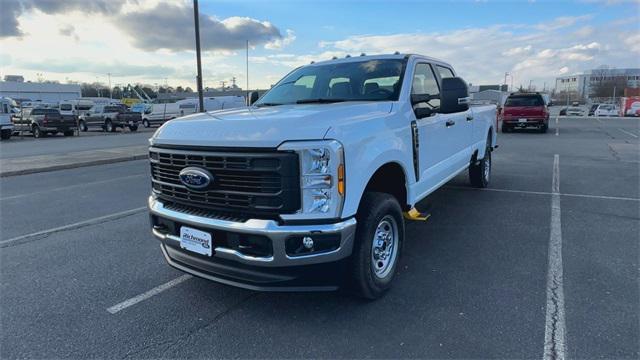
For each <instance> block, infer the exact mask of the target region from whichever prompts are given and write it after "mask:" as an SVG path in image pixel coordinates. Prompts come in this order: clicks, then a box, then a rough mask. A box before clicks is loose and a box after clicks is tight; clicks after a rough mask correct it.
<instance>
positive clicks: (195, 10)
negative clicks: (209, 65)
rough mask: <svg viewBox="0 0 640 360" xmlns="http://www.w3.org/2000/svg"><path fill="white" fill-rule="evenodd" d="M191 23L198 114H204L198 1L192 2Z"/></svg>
mask: <svg viewBox="0 0 640 360" xmlns="http://www.w3.org/2000/svg"><path fill="white" fill-rule="evenodd" d="M193 21H194V22H195V27H196V61H197V64H198V77H197V78H196V85H197V87H198V103H199V104H200V112H204V98H203V94H202V62H201V60H200V21H199V19H198V0H193Z"/></svg>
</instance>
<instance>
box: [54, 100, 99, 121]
mask: <svg viewBox="0 0 640 360" xmlns="http://www.w3.org/2000/svg"><path fill="white" fill-rule="evenodd" d="M94 105H95V103H94V102H93V101H92V100H87V99H76V100H65V101H61V102H60V114H61V115H73V116H76V117H80V116H82V115H84V114H85V113H87V112H88V111H89V110H91V108H92V107H93V106H94Z"/></svg>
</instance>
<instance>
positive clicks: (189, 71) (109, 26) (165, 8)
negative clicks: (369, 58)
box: [0, 0, 640, 88]
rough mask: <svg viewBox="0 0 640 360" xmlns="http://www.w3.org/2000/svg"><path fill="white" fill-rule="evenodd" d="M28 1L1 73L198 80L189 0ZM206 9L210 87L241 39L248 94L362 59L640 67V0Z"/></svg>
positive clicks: (493, 68)
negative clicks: (297, 74) (303, 69)
mask: <svg viewBox="0 0 640 360" xmlns="http://www.w3.org/2000/svg"><path fill="white" fill-rule="evenodd" d="M25 1H26V0H3V5H5V7H6V6H7V5H11V4H16V5H15V6H16V7H15V9H17V10H15V11H13V12H11V11H4V14H3V15H2V16H3V19H0V20H3V28H2V33H1V34H0V47H2V49H3V50H4V49H14V48H20V49H21V51H20V52H11V51H3V52H2V54H0V64H1V65H2V68H1V69H0V73H2V75H5V74H9V73H11V74H13V73H22V74H24V75H26V77H27V78H31V79H32V80H35V79H33V77H35V76H38V77H44V78H50V79H57V80H60V81H63V82H64V81H66V80H67V79H69V80H78V81H96V80H97V81H100V82H104V81H105V77H106V73H111V74H112V78H113V80H114V82H116V83H118V82H120V83H127V82H145V83H149V84H157V83H160V84H161V83H164V82H165V81H166V82H167V83H169V84H172V85H178V84H181V85H190V86H193V84H194V83H195V81H194V79H195V66H194V62H195V61H194V54H193V51H192V49H193V33H192V31H193V28H192V26H193V21H192V13H191V11H192V10H191V1H190V0H171V1H170V0H138V1H137V2H133V1H132V0H93V1H92V2H91V4H93V8H91V9H87V4H88V3H86V2H82V1H80V0H68V1H60V2H59V3H57V2H54V4H55V6H51V5H50V4H47V3H46V2H44V1H43V0H30V3H27V2H25ZM39 3H40V4H39ZM25 4H31V5H25ZM200 12H201V14H202V15H203V16H204V17H203V18H202V20H201V22H202V25H201V27H202V28H203V30H202V31H203V38H202V41H203V44H204V47H205V52H204V57H203V65H204V72H205V76H204V78H205V86H211V87H215V86H217V85H218V84H219V82H220V81H221V80H227V81H228V80H229V79H230V78H231V77H236V78H237V80H238V82H239V84H240V85H241V86H243V85H244V83H245V66H244V62H245V57H244V49H243V44H244V39H250V42H251V50H250V73H251V87H262V88H264V87H268V86H269V85H270V84H273V83H275V82H276V81H277V80H278V79H279V78H280V77H281V76H283V75H284V74H286V73H287V72H288V71H290V70H291V69H292V68H294V67H296V66H299V65H302V64H306V63H308V62H310V61H311V60H315V61H317V60H324V59H328V58H330V57H331V56H345V55H346V54H359V53H360V52H366V53H385V52H393V51H396V50H398V51H400V52H413V53H421V54H425V55H430V56H434V57H438V58H441V59H443V60H445V61H448V62H450V63H451V64H453V65H454V66H455V67H456V69H457V71H458V73H459V74H461V75H462V76H464V77H465V79H467V80H468V81H469V82H472V83H478V84H479V83H496V82H500V81H501V80H502V79H503V78H504V73H505V72H509V73H510V74H511V76H512V77H513V78H514V84H515V85H516V86H517V85H518V84H520V83H522V84H528V82H529V81H530V80H531V81H533V83H534V85H536V86H538V87H543V86H545V85H546V84H551V83H552V82H553V79H554V78H555V77H556V76H558V75H561V74H567V73H576V72H582V71H584V70H587V69H590V68H594V67H597V66H601V65H607V66H609V67H640V61H639V60H638V59H640V25H639V24H640V15H639V14H640V3H639V2H638V1H619V0H604V1H598V0H584V1H490V0H489V1H434V2H422V1H238V0H236V1H226V0H225V1H207V0H200ZM10 15H11V16H13V17H11V18H8V16H10ZM12 20H15V24H16V25H15V27H14V28H10V26H9V25H11V24H13V23H12V22H11V21H12ZM7 24H9V25H7ZM52 44H55V46H54V45H52ZM47 46H49V47H52V51H46V52H45V53H46V54H47V55H46V56H45V57H43V56H42V48H43V47H47ZM54 50H55V51H54Z"/></svg>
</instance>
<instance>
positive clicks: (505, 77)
mask: <svg viewBox="0 0 640 360" xmlns="http://www.w3.org/2000/svg"><path fill="white" fill-rule="evenodd" d="M507 76H509V73H508V72H505V73H504V82H503V84H504V86H507ZM507 91H509V88H508V87H507Z"/></svg>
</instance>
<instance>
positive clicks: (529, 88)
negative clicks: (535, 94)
mask: <svg viewBox="0 0 640 360" xmlns="http://www.w3.org/2000/svg"><path fill="white" fill-rule="evenodd" d="M532 81H533V80H529V87H528V88H527V90H529V92H531V82H532Z"/></svg>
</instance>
